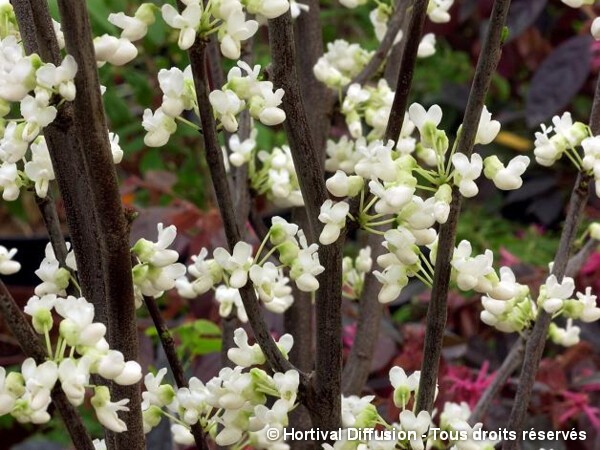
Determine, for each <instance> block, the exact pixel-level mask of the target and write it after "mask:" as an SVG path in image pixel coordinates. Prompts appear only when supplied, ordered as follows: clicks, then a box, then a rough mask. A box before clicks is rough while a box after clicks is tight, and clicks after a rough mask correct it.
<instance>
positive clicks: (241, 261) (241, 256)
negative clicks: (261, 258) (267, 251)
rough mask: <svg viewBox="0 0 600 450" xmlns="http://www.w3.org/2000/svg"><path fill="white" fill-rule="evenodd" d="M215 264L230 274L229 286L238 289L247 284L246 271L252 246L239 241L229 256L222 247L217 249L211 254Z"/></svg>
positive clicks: (248, 267) (248, 266)
mask: <svg viewBox="0 0 600 450" xmlns="http://www.w3.org/2000/svg"><path fill="white" fill-rule="evenodd" d="M213 256H214V258H215V261H216V262H217V264H219V265H220V266H221V267H222V268H223V269H224V270H225V271H227V272H228V273H229V274H230V278H229V285H230V286H231V287H232V288H235V289H238V288H241V287H243V286H245V285H246V283H247V282H248V271H249V270H250V266H251V265H252V261H253V258H252V246H251V245H250V244H248V243H246V242H243V241H240V242H238V243H237V244H235V247H233V252H232V253H231V254H229V252H228V251H227V250H225V249H224V248H223V247H218V248H216V249H215V251H214V252H213Z"/></svg>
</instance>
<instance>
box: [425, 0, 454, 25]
mask: <svg viewBox="0 0 600 450" xmlns="http://www.w3.org/2000/svg"><path fill="white" fill-rule="evenodd" d="M453 3H454V0H429V5H428V6H427V15H428V16H429V20H431V21H432V22H433V23H446V22H450V14H449V13H448V11H449V10H450V8H452V4H453Z"/></svg>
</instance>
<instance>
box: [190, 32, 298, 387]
mask: <svg viewBox="0 0 600 450" xmlns="http://www.w3.org/2000/svg"><path fill="white" fill-rule="evenodd" d="M189 57H190V63H191V67H192V74H193V78H194V85H195V87H196V96H197V99H198V105H199V109H200V122H201V124H202V136H203V140H204V150H205V154H206V161H207V164H208V167H209V169H210V175H211V178H212V183H213V187H214V189H215V193H216V197H217V203H218V206H219V210H220V212H221V217H222V219H223V226H224V228H225V236H226V238H227V243H228V246H229V248H230V249H231V250H232V249H233V248H234V247H235V244H237V243H238V242H239V241H240V240H241V231H240V227H239V225H238V222H237V220H236V217H235V209H234V204H233V199H232V196H231V191H230V189H229V183H228V179H227V176H226V172H225V165H224V162H223V153H222V152H221V147H220V146H219V142H218V139H217V132H216V126H215V118H214V115H213V111H212V107H211V105H210V102H209V99H208V93H209V88H208V84H207V70H206V42H204V41H202V40H200V39H197V40H196V42H195V43H194V45H193V46H192V47H191V48H190V50H189ZM239 291H240V295H241V297H242V301H243V303H244V309H245V310H246V314H247V315H248V321H249V322H250V326H251V327H252V331H253V332H254V337H255V338H256V341H257V342H258V344H259V345H260V347H261V349H262V351H263V352H264V354H265V357H266V359H267V362H268V364H269V366H270V367H271V369H273V370H274V371H277V372H285V371H287V370H290V369H294V366H293V365H292V364H291V363H290V362H289V361H288V360H287V359H285V358H284V356H283V355H282V353H281V351H280V350H279V348H278V347H277V345H276V344H275V342H274V341H273V338H272V337H271V334H270V333H269V329H268V327H267V325H266V323H265V321H264V320H263V317H262V316H261V312H260V306H259V304H258V300H257V298H256V293H255V292H254V288H253V286H252V285H251V284H250V283H248V284H246V286H244V287H242V288H240V289H239ZM301 380H302V382H303V384H304V385H306V377H305V376H303V374H301Z"/></svg>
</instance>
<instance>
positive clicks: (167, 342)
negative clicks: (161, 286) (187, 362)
mask: <svg viewBox="0 0 600 450" xmlns="http://www.w3.org/2000/svg"><path fill="white" fill-rule="evenodd" d="M144 303H145V304H146V308H147V309H148V312H149V313H150V317H152V321H153V322H154V326H155V327H156V332H157V334H158V338H159V339H160V343H161V345H162V348H163V350H164V351H165V355H166V356H167V361H168V362H169V367H171V372H173V378H174V379H175V384H177V387H178V388H187V387H189V384H188V380H187V378H186V377H185V374H184V371H183V365H182V364H181V361H180V360H179V357H178V356H177V350H176V349H175V340H174V339H173V335H172V334H171V332H170V331H169V327H168V326H167V324H166V322H165V320H164V319H163V317H162V315H161V313H160V309H159V308H158V304H157V303H156V300H155V299H154V297H150V296H147V295H145V296H144ZM191 431H192V435H193V436H194V441H195V442H196V447H197V448H198V449H199V450H208V448H209V447H208V443H207V442H206V435H205V433H204V430H203V429H202V427H201V426H200V423H198V422H196V423H195V424H194V425H192V426H191Z"/></svg>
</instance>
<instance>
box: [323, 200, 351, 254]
mask: <svg viewBox="0 0 600 450" xmlns="http://www.w3.org/2000/svg"><path fill="white" fill-rule="evenodd" d="M349 211H350V205H349V204H348V203H346V202H338V203H335V204H334V203H333V201H331V200H325V202H324V203H323V205H321V213H320V214H319V221H320V222H321V223H324V224H325V226H324V227H323V231H321V234H320V236H319V242H320V243H321V244H323V245H329V244H333V243H334V242H335V241H336V240H337V239H338V237H339V236H340V232H341V231H342V229H343V228H344V227H345V226H346V216H347V215H348V212H349Z"/></svg>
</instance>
